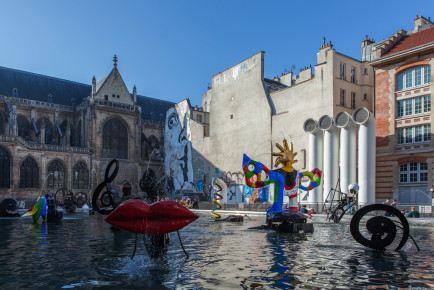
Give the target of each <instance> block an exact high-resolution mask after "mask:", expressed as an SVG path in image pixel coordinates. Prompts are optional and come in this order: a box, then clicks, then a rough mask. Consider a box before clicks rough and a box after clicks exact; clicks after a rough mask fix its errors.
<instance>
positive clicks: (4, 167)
mask: <svg viewBox="0 0 434 290" xmlns="http://www.w3.org/2000/svg"><path fill="white" fill-rule="evenodd" d="M10 184H11V155H10V154H9V152H8V151H7V150H6V149H3V148H2V147H0V188H9V187H10Z"/></svg>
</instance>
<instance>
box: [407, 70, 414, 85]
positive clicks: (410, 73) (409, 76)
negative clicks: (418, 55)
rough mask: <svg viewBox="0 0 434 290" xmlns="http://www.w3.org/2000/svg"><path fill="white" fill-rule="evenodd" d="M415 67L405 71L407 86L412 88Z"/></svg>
mask: <svg viewBox="0 0 434 290" xmlns="http://www.w3.org/2000/svg"><path fill="white" fill-rule="evenodd" d="M412 75H413V69H409V70H406V71H405V88H411V87H412V86H413V78H412Z"/></svg>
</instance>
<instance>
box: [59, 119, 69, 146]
mask: <svg viewBox="0 0 434 290" xmlns="http://www.w3.org/2000/svg"><path fill="white" fill-rule="evenodd" d="M59 128H60V131H61V132H62V137H60V138H59V140H60V139H61V140H62V143H61V145H65V146H69V144H66V139H67V138H66V131H68V121H66V120H65V121H63V122H62V123H60V126H59ZM69 138H70V142H71V136H69ZM59 143H60V142H59Z"/></svg>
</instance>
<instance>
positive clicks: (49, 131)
mask: <svg viewBox="0 0 434 290" xmlns="http://www.w3.org/2000/svg"><path fill="white" fill-rule="evenodd" d="M42 121H44V122H42ZM42 123H43V124H44V128H45V137H44V140H41V142H43V143H44V144H57V141H56V140H55V139H54V132H53V131H54V130H53V127H52V125H51V122H50V120H48V118H45V117H44V118H42V119H39V120H38V123H37V127H38V129H39V132H41V129H42Z"/></svg>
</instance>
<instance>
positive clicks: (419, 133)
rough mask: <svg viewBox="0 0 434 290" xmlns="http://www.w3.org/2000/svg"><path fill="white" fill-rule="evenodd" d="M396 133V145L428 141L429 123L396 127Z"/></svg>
mask: <svg viewBox="0 0 434 290" xmlns="http://www.w3.org/2000/svg"><path fill="white" fill-rule="evenodd" d="M396 135H397V143H398V145H402V144H410V143H419V142H426V141H430V140H431V124H426V125H421V126H414V127H405V128H398V129H397V130H396Z"/></svg>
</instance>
